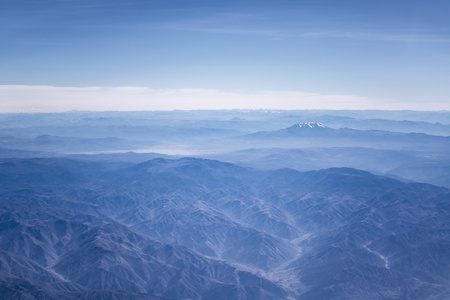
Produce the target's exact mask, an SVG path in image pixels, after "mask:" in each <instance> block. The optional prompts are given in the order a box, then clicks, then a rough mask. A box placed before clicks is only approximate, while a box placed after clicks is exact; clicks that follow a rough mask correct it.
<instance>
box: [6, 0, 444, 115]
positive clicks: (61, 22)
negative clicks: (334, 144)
mask: <svg viewBox="0 0 450 300" xmlns="http://www.w3.org/2000/svg"><path fill="white" fill-rule="evenodd" d="M449 11H450V1H447V0H437V1H435V0H430V1H414V0H412V1H403V0H398V1H392V0H378V1H371V0H367V1H361V0H359V1H338V0H329V1H321V0H314V1H313V0H310V1H301V0H299V1H283V0H279V1H264V0H260V1H245V0H241V1H214V0H209V1H196V0H192V1H191V0H176V1H170V0H159V1H154V0H147V1H144V0H141V1H137V0H128V1H117V0H109V1H96V0H90V1H85V0H58V1H56V0H55V1H53V0H40V1H36V0H28V1H25V0H2V1H1V2H0V85H1V86H2V87H1V88H0V96H1V97H2V100H1V101H2V103H3V105H0V109H1V110H3V111H7V110H8V107H10V108H11V109H12V107H15V108H14V109H16V110H17V109H19V108H18V106H17V105H16V106H14V103H18V102H20V101H22V102H23V103H21V104H20V107H21V108H20V109H26V107H27V105H28V106H29V107H34V108H37V109H39V106H40V104H41V103H44V102H45V101H46V100H45V99H44V98H45V97H46V98H51V97H52V95H51V92H49V89H46V91H47V93H46V94H39V93H40V92H41V91H42V89H39V88H37V89H35V90H33V93H35V95H36V97H35V100H30V99H28V98H27V97H24V96H23V94H24V93H25V92H26V91H28V90H29V89H30V86H46V87H48V88H50V87H53V88H54V90H53V91H54V92H55V93H56V92H58V93H61V91H62V89H61V87H66V88H70V87H72V88H89V87H97V89H96V93H95V95H94V93H91V94H90V95H91V98H89V97H88V98H89V99H91V100H90V101H91V102H92V101H94V102H95V101H96V100H95V99H99V100H98V101H99V103H102V104H101V105H100V104H99V105H98V107H99V108H98V109H100V107H102V105H104V106H105V109H118V107H115V106H111V107H108V104H107V101H106V100H100V98H101V97H100V96H99V95H100V94H102V91H103V92H104V91H107V92H105V93H104V94H102V95H103V96H104V97H107V96H108V97H109V96H111V95H112V93H114V92H115V91H117V90H116V89H114V88H119V87H140V88H146V89H149V90H151V92H150V93H149V92H146V94H147V95H146V97H147V98H145V97H141V98H140V99H139V100H137V99H136V101H141V102H142V101H148V102H152V101H153V102H152V105H149V106H145V105H143V106H142V108H143V109H146V108H147V109H158V108H159V106H158V105H159V103H160V102H161V101H169V100H168V98H167V97H166V98H164V97H161V96H155V95H161V94H164V95H166V94H167V93H172V95H173V97H174V98H175V97H178V96H179V97H181V98H182V97H185V92H186V91H190V92H189V93H188V94H189V95H190V96H192V91H193V90H195V93H194V94H195V97H197V96H198V94H202V93H203V94H202V95H203V96H205V95H206V96H209V97H210V98H211V101H213V102H214V101H215V103H216V105H215V106H214V105H212V106H211V108H222V107H223V108H232V107H228V106H226V105H222V104H221V103H219V102H220V101H224V100H223V99H224V98H223V97H221V96H220V97H216V98H214V97H215V96H217V95H222V96H223V95H225V94H226V95H228V96H230V95H235V96H236V95H237V96H236V103H237V104H236V105H237V106H239V103H240V102H242V101H244V102H245V101H246V100H245V95H251V97H253V98H254V100H253V102H252V104H251V105H250V104H248V103H243V104H242V105H241V106H242V107H245V108H249V107H252V105H254V106H255V107H254V108H280V107H277V103H276V101H277V100H276V99H274V100H273V101H274V102H273V105H272V104H271V102H270V100H269V99H268V98H267V95H268V94H270V95H272V96H273V97H274V98H276V97H277V95H279V98H283V97H288V95H292V94H293V93H294V94H295V95H297V96H299V95H303V96H304V95H310V96H311V95H316V96H317V95H320V97H325V96H326V97H328V98H326V99H331V98H332V97H333V96H335V97H336V99H342V98H339V97H342V96H343V95H346V96H348V100H346V101H344V102H342V103H341V102H339V101H337V102H336V103H335V105H329V102H326V103H328V104H326V103H325V102H320V101H319V100H317V97H316V98H314V97H309V98H308V97H306V98H302V97H297V98H295V97H294V98H295V100H291V102H290V103H291V104H290V105H287V106H286V108H314V106H311V104H310V102H311V101H316V102H317V104H318V105H317V108H323V107H324V106H325V107H327V106H326V105H329V106H330V108H333V109H336V108H337V109H339V108H344V109H348V108H352V107H354V108H355V109H364V108H379V109H383V108H386V109H409V108H410V109H450V103H449V102H450V96H449V95H450V84H449V83H450V18H448V12H449ZM20 86H23V87H24V89H23V90H20V89H19V87H20ZM111 88H113V89H111ZM91 90H92V89H91ZM155 90H156V92H155ZM65 91H66V92H67V93H73V92H72V91H73V89H72V90H71V89H66V90H65ZM89 91H90V90H89V89H85V90H83V93H88V92H89ZM121 91H123V89H122V90H121ZM147 91H148V90H147ZM202 91H203V92H202ZM277 93H278V94H277ZM132 94H135V92H132ZM261 94H264V97H263V98H261V102H264V105H260V107H258V101H257V95H261ZM54 95H56V94H54ZM58 95H59V97H61V94H58ZM203 96H202V97H203ZM206 96H205V97H206ZM28 97H29V96H28ZM55 97H56V96H55ZM71 97H73V95H71ZM96 97H97V98H96ZM129 97H130V98H129V99H131V98H132V96H131V95H129ZM152 97H153V98H152ZM230 97H232V96H230ZM25 98H26V99H25ZM225 98H226V97H225ZM145 99H147V100H145ZM158 99H159V100H158ZM161 99H163V100H161ZM283 99H284V98H283ZM286 99H287V98H286ZM27 101H28V102H27ZM30 101H34V102H33V103H29V102H30ZM73 101H75V102H76V101H77V100H73ZM102 101H103V102H102ZM105 101H106V102H105ZM118 101H119V100H118ZM130 101H131V100H130ZM158 101H159V102H158ZM170 101H172V100H170ZM185 101H188V102H189V101H191V103H192V108H204V107H202V106H201V105H200V107H198V105H199V104H198V103H196V102H195V101H193V100H192V98H189V97H187V98H185ZM286 101H287V100H286ZM292 101H294V102H295V101H296V103H297V106H296V105H295V103H294V104H293V103H292ZM327 101H328V100H327ZM250 102H251V101H250ZM306 102H308V104H306ZM27 103H28V104H27ZM345 103H347V104H345ZM374 103H376V105H375V104H374ZM188 104H189V103H188ZM358 104H359V105H358ZM46 105H47V106H46V108H44V107H42V109H51V106H50V104H46ZM52 105H54V104H52ZM221 105H222V106H221ZM352 105H354V106H352ZM61 107H62V108H61V109H70V108H75V109H89V107H83V106H76V105H74V106H71V103H64V105H61ZM121 107H126V106H121ZM161 107H162V108H164V109H165V108H168V109H170V108H177V106H176V105H175V104H174V105H173V107H172V106H167V107H166V106H161ZM91 108H92V107H91ZM183 108H189V105H183ZM236 108H237V107H236ZM281 108H283V106H282V107H281ZM11 109H10V110H11ZM14 109H12V110H14ZM120 109H124V108H120Z"/></svg>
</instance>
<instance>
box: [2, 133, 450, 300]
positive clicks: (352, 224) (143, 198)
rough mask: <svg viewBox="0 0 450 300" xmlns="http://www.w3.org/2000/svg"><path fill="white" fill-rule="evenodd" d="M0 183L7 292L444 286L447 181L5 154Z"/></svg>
mask: <svg viewBox="0 0 450 300" xmlns="http://www.w3.org/2000/svg"><path fill="white" fill-rule="evenodd" d="M308 127H309V126H308ZM313 127H314V126H312V127H309V129H312V130H314V128H313ZM321 128H322V127H321ZM304 129H305V130H309V129H306V128H304ZM317 129H319V128H317ZM0 181H1V182H2V185H0V291H2V292H4V294H5V295H11V297H12V298H14V297H16V298H20V297H23V298H26V297H29V298H30V297H35V298H39V297H40V298H48V299H106V298H111V299H114V298H115V299H159V298H161V299H166V298H169V299H186V298H190V299H399V298H400V299H446V298H448V296H449V295H450V288H449V287H450V278H449V277H448V274H449V273H450V223H449V218H448V216H449V215H450V190H449V189H446V188H440V187H436V186H432V185H428V184H417V183H404V182H400V181H397V180H394V179H390V178H386V177H382V176H375V175H373V174H371V173H368V172H365V171H360V170H355V169H351V168H331V169H325V170H320V171H310V172H299V171H296V170H292V169H279V170H273V171H258V170H255V169H248V168H244V167H240V166H237V165H233V164H229V163H223V162H220V161H215V160H206V159H198V158H183V159H176V160H172V159H165V158H158V159H153V160H150V161H147V162H143V163H140V164H136V165H131V166H130V165H128V164H127V165H122V164H112V165H110V164H109V163H107V162H104V161H103V162H87V161H76V160H69V159H31V160H29V159H22V160H8V161H4V162H2V163H0Z"/></svg>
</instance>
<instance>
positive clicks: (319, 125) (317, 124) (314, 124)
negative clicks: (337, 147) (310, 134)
mask: <svg viewBox="0 0 450 300" xmlns="http://www.w3.org/2000/svg"><path fill="white" fill-rule="evenodd" d="M298 126H299V127H300V128H307V127H309V128H325V127H326V126H325V125H323V124H322V123H320V122H304V123H300V124H298Z"/></svg>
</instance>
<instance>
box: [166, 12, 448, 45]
mask: <svg viewBox="0 0 450 300" xmlns="http://www.w3.org/2000/svg"><path fill="white" fill-rule="evenodd" d="M158 26H159V27H160V28H161V29H165V30H177V31H190V32H203V33H213V34H214V33H215V34H228V35H253V36H267V37H270V38H283V39H288V38H289V39H295V38H309V39H324V38H334V39H353V40H368V41H369V40H370V41H387V42H403V43H449V42H450V36H448V35H446V34H443V33H442V32H434V31H428V30H422V29H419V28H414V29H411V28H405V29H401V28H396V29H390V28H350V29H349V28H332V29H330V28H324V27H321V26H320V25H314V24H305V23H300V22H298V23H293V22H286V23H283V22H275V21H274V20H271V19H270V18H267V17H262V16H258V15H252V14H236V15H233V14H221V15H216V16H214V17H209V18H197V19H186V20H181V21H180V20H177V21H171V22H165V23H161V24H159V25H158Z"/></svg>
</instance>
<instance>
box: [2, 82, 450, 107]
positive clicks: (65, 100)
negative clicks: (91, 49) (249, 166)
mask: <svg viewBox="0 0 450 300" xmlns="http://www.w3.org/2000/svg"><path fill="white" fill-rule="evenodd" d="M0 98H1V99H2V101H1V102H0V112H61V111H69V110H93V111H111V110H114V111H137V110H174V109H180V110H196V109H286V110H288V109H348V110H350V109H353V110H354V109H384V110H403V109H407V110H450V104H449V103H414V102H408V103H405V102H395V101H392V100H383V99H371V98H367V97H360V96H355V95H330V94H320V93H306V92H299V91H234V92H226V91H220V90H214V89H151V88H147V87H54V86H28V85H0Z"/></svg>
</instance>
